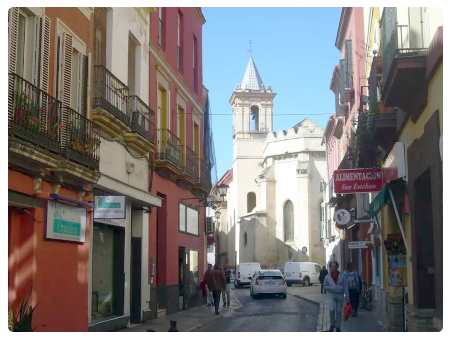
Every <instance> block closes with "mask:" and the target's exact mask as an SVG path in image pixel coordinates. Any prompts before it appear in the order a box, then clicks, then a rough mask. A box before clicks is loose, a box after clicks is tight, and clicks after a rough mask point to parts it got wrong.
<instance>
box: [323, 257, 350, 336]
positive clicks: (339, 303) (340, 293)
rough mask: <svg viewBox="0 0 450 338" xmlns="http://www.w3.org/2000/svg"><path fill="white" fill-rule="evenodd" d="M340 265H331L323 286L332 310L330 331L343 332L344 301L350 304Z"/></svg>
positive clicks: (334, 263) (331, 263)
mask: <svg viewBox="0 0 450 338" xmlns="http://www.w3.org/2000/svg"><path fill="white" fill-rule="evenodd" d="M338 268H339V264H338V263H337V262H334V261H332V262H330V263H329V273H328V275H326V277H325V280H324V283H323V286H324V288H325V291H326V294H327V298H328V307H329V310H330V329H329V331H334V330H335V329H336V332H340V331H341V321H342V308H343V306H344V300H345V301H346V303H348V290H347V284H346V283H345V278H343V276H342V275H341V274H340V272H339V270H338Z"/></svg>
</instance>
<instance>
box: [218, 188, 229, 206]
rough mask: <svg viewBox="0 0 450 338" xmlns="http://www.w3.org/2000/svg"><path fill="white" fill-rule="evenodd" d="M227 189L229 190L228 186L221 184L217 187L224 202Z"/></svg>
mask: <svg viewBox="0 0 450 338" xmlns="http://www.w3.org/2000/svg"><path fill="white" fill-rule="evenodd" d="M227 189H228V186H227V185H225V184H221V185H218V186H217V190H218V192H219V196H220V199H221V201H222V202H224V201H225V197H226V196H227Z"/></svg>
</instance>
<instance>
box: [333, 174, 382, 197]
mask: <svg viewBox="0 0 450 338" xmlns="http://www.w3.org/2000/svg"><path fill="white" fill-rule="evenodd" d="M333 177H334V192H335V193H337V194H354V193H364V192H374V191H380V190H381V187H382V186H383V172H382V171H381V169H380V168H357V169H339V170H336V171H335V172H334V175H333Z"/></svg>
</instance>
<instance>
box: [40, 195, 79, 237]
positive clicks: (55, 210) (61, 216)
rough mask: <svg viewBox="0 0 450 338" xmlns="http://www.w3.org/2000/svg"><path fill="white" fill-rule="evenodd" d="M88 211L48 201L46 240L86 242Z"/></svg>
mask: <svg viewBox="0 0 450 338" xmlns="http://www.w3.org/2000/svg"><path fill="white" fill-rule="evenodd" d="M85 235H86V209H85V208H79V207H74V206H70V205H66V204H63V203H59V202H56V201H48V206H47V231H46V238H49V239H59V240H64V241H73V242H80V243H84V242H85Z"/></svg>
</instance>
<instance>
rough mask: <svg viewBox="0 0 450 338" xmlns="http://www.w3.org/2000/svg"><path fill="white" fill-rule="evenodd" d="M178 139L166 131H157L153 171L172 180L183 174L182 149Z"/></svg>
mask: <svg viewBox="0 0 450 338" xmlns="http://www.w3.org/2000/svg"><path fill="white" fill-rule="evenodd" d="M181 147H182V146H181V142H180V140H179V138H178V137H177V136H176V135H175V134H174V133H172V131H170V130H168V129H158V140H157V156H156V163H155V169H156V170H157V171H158V173H159V174H160V175H161V176H165V177H169V178H172V179H174V180H176V178H177V177H178V176H180V175H182V174H183V161H182V151H181V150H182V148H181Z"/></svg>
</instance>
